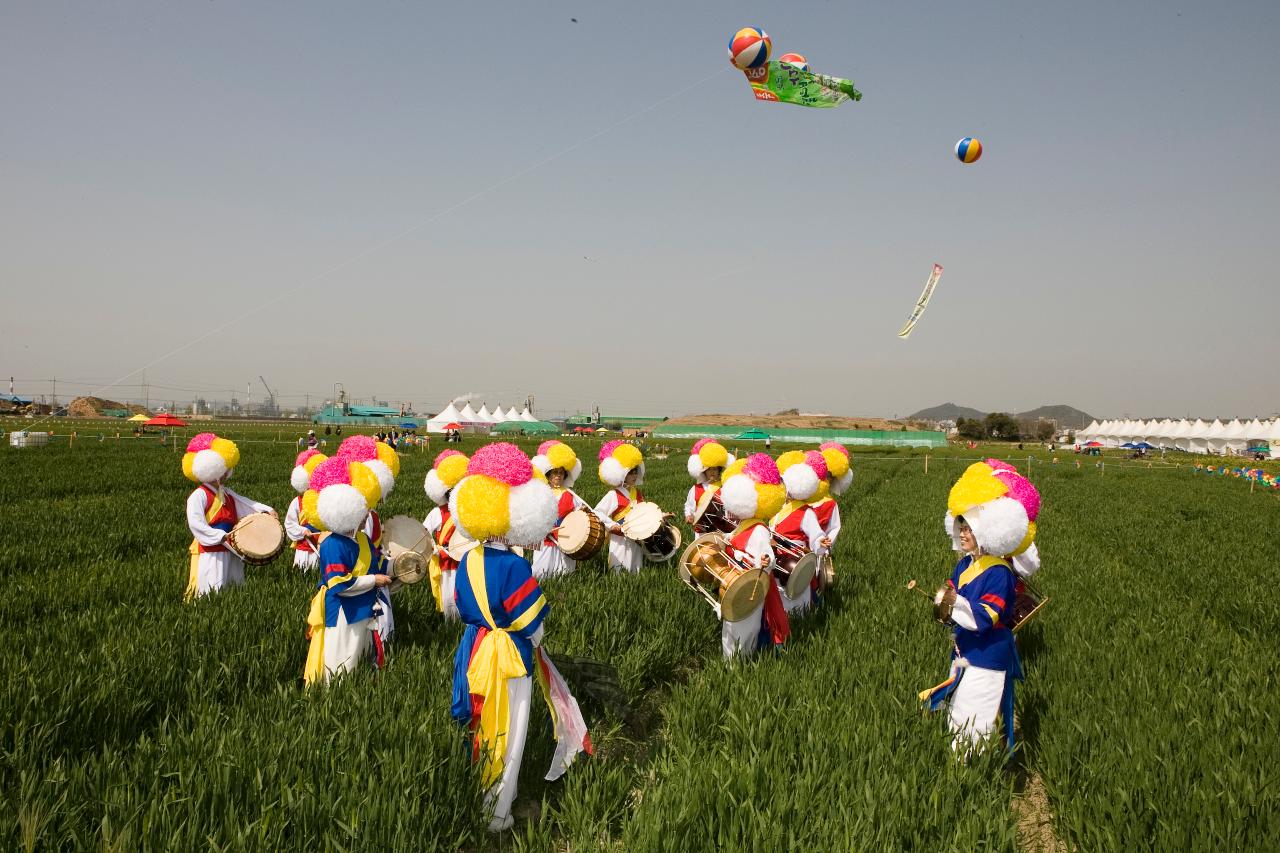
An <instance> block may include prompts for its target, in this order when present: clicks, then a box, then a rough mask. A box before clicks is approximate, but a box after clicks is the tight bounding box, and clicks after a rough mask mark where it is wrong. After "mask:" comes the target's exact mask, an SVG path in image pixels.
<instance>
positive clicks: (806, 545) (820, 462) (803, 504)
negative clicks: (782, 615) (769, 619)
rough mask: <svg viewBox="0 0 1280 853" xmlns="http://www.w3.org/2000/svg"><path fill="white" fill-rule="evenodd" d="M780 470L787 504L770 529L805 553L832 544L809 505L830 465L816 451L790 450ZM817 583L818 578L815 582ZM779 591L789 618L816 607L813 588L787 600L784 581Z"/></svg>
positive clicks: (780, 461) (780, 464) (771, 523)
mask: <svg viewBox="0 0 1280 853" xmlns="http://www.w3.org/2000/svg"><path fill="white" fill-rule="evenodd" d="M778 470H779V471H781V472H782V483H783V485H785V486H786V488H787V502H786V503H785V504H783V506H782V509H780V510H778V512H777V513H776V514H775V515H774V516H773V518H772V519H771V520H770V521H769V528H770V529H771V530H773V532H774V533H776V534H778V535H779V536H781V537H782V538H784V539H786V540H787V541H789V542H791V543H793V544H794V545H796V546H798V547H799V548H801V549H803V550H804V551H815V552H816V551H818V549H820V548H822V547H824V546H823V544H822V543H823V541H824V540H826V541H827V542H828V544H829V543H830V540H827V539H826V532H825V531H824V530H823V529H822V525H820V524H819V523H818V514H817V513H816V512H814V509H813V507H811V506H810V505H809V501H811V500H812V499H813V497H814V495H815V494H817V492H818V484H819V483H821V482H822V481H824V480H825V479H826V478H827V461H826V459H825V458H824V457H823V455H822V454H821V453H819V452H818V451H816V450H790V451H788V452H786V453H784V454H782V455H781V456H779V457H778ZM815 582H816V578H815ZM775 583H777V584H778V591H779V593H780V594H781V595H782V604H783V606H784V607H785V608H786V609H787V615H788V616H791V615H794V614H799V613H801V612H803V611H805V610H807V609H808V608H809V606H810V605H811V604H812V603H813V593H812V587H813V584H811V585H810V586H808V587H805V589H804V592H802V593H801V594H800V596H799V597H798V598H790V597H788V596H787V593H786V589H785V587H783V586H782V580H781V579H777V580H775Z"/></svg>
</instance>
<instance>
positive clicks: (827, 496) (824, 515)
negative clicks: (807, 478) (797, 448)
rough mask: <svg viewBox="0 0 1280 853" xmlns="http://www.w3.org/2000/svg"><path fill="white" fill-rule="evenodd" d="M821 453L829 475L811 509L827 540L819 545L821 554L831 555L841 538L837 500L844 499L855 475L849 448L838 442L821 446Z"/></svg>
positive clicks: (811, 502)
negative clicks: (850, 464) (843, 496)
mask: <svg viewBox="0 0 1280 853" xmlns="http://www.w3.org/2000/svg"><path fill="white" fill-rule="evenodd" d="M818 452H820V453H821V454H822V459H823V461H824V462H826V463H827V475H826V476H825V477H823V478H822V479H821V480H820V481H819V483H818V488H817V490H816V491H815V492H814V495H813V497H812V498H811V499H810V500H809V505H810V506H811V507H813V512H814V514H815V515H816V516H817V517H818V524H819V526H821V527H822V533H823V537H822V538H823V540H824V541H820V542H819V543H818V545H819V553H823V554H827V553H830V551H831V549H832V548H834V547H835V544H836V538H837V537H839V535H840V505H839V504H838V503H836V498H837V497H839V496H840V495H843V494H844V493H845V492H846V491H848V489H849V484H850V483H852V482H853V471H852V470H851V469H850V467H849V448H847V447H845V446H844V445H843V444H840V443H839V442H835V441H827V442H824V443H822V444H820V445H818Z"/></svg>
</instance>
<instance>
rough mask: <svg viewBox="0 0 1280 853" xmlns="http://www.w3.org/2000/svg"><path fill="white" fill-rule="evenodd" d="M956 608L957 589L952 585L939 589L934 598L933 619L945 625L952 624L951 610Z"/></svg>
mask: <svg viewBox="0 0 1280 853" xmlns="http://www.w3.org/2000/svg"><path fill="white" fill-rule="evenodd" d="M955 606H956V588H955V587H954V586H952V585H951V584H947V585H946V586H944V587H941V588H939V589H938V592H937V593H936V594H935V595H934V596H933V618H934V619H937V620H938V621H939V622H941V623H942V624H943V625H950V624H951V610H952V608H954V607H955Z"/></svg>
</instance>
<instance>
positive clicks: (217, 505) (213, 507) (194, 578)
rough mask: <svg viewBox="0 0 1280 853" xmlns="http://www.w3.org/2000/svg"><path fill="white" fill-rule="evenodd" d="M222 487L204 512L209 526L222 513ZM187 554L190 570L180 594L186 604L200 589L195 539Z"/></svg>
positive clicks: (197, 547) (198, 555)
mask: <svg viewBox="0 0 1280 853" xmlns="http://www.w3.org/2000/svg"><path fill="white" fill-rule="evenodd" d="M222 507H223V503H222V487H221V486H219V487H218V491H217V493H216V494H214V496H213V503H212V504H210V505H209V507H208V509H206V510H205V511H204V520H205V521H206V522H208V523H209V524H213V520H214V519H215V518H217V517H218V513H220V512H222ZM187 553H189V554H190V555H191V568H190V569H188V571H187V588H186V590H185V591H184V592H183V593H182V600H183V602H184V603H186V604H190V603H191V602H192V601H194V600H195V597H196V590H197V589H199V588H200V583H199V577H200V543H199V542H197V541H196V540H195V539H192V540H191V547H190V548H188V549H187Z"/></svg>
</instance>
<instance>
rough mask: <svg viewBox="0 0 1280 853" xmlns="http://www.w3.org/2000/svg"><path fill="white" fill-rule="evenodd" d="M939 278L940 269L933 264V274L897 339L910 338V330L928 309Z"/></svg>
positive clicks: (940, 275)
mask: <svg viewBox="0 0 1280 853" xmlns="http://www.w3.org/2000/svg"><path fill="white" fill-rule="evenodd" d="M940 278H942V267H941V266H939V265H938V264H934V265H933V272H932V273H930V274H929V280H928V281H926V282H925V284H924V292H923V293H921V294H920V298H919V299H918V300H917V301H916V307H915V308H914V309H912V311H911V316H910V317H908V318H907V323H906V325H905V326H903V327H902V331H900V332H898V337H900V338H902V339H903V340H904V341H905V340H906V339H907V338H908V337H910V335H911V330H912V329H914V328H915V327H916V323H918V322H919V321H920V317H921V316H922V315H923V314H924V309H926V308H928V307H929V300H930V299H932V298H933V289H934V288H935V287H937V286H938V279H940Z"/></svg>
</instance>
